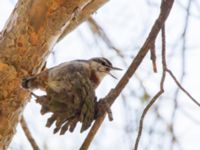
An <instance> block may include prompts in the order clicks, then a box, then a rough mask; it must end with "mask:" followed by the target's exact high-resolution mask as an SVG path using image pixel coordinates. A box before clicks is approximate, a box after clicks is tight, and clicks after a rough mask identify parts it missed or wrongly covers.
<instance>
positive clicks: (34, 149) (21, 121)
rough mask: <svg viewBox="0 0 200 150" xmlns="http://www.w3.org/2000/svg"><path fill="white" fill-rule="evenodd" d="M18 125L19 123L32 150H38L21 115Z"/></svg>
mask: <svg viewBox="0 0 200 150" xmlns="http://www.w3.org/2000/svg"><path fill="white" fill-rule="evenodd" d="M20 123H21V126H22V129H23V130H24V133H25V135H26V137H27V139H28V141H29V142H30V144H31V146H32V148H33V150H39V146H38V145H37V143H36V141H35V140H34V138H33V136H32V134H31V132H30V130H29V128H28V126H27V123H26V121H25V118H24V116H23V115H22V117H21V119H20Z"/></svg>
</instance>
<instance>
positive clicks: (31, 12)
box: [0, 0, 107, 149]
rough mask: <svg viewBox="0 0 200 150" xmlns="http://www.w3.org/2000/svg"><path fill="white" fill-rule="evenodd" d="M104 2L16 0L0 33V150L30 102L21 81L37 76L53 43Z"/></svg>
mask: <svg viewBox="0 0 200 150" xmlns="http://www.w3.org/2000/svg"><path fill="white" fill-rule="evenodd" d="M106 1H107V0H48V1H46V0H19V1H18V3H17V5H16V7H15V9H14V10H13V12H12V14H11V16H10V18H9V20H8V22H7V24H6V25H5V27H4V29H3V31H2V32H1V34H0V149H6V147H7V146H8V145H9V143H10V141H11V140H12V137H13V135H14V133H15V128H16V125H17V123H18V121H19V117H20V114H21V112H22V110H23V108H24V106H25V104H26V102H27V100H28V99H29V93H28V92H27V91H25V90H23V89H22V88H21V87H20V82H21V79H22V78H23V77H24V76H29V75H31V74H36V73H38V72H39V71H40V70H41V68H42V66H43V64H44V62H45V59H46V57H47V56H48V54H49V53H50V51H51V49H52V47H53V46H54V45H55V43H56V42H57V41H58V40H60V39H62V38H63V37H64V36H65V35H66V34H67V33H69V32H70V31H72V30H73V29H74V28H75V27H77V26H78V25H79V24H80V23H81V22H82V21H84V20H85V19H86V18H87V17H89V15H90V14H91V13H93V12H94V11H95V10H96V9H98V8H99V7H100V6H101V5H103V4H104V3H105V2H106ZM66 54H67V52H66Z"/></svg>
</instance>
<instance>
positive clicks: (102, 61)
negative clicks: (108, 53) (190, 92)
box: [92, 57, 112, 67]
mask: <svg viewBox="0 0 200 150" xmlns="http://www.w3.org/2000/svg"><path fill="white" fill-rule="evenodd" d="M92 60H93V61H96V62H98V63H100V64H102V65H104V66H107V67H112V63H111V62H110V61H109V60H107V59H106V58H103V57H100V58H93V59H92Z"/></svg>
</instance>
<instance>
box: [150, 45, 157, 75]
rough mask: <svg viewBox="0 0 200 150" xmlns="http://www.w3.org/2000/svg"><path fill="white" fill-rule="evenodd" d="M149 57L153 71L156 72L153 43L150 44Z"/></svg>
mask: <svg viewBox="0 0 200 150" xmlns="http://www.w3.org/2000/svg"><path fill="white" fill-rule="evenodd" d="M150 57H151V61H152V65H153V71H154V72H155V73H156V72H157V65H156V48H155V42H154V43H153V44H152V46H151V48H150Z"/></svg>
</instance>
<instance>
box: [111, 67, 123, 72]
mask: <svg viewBox="0 0 200 150" xmlns="http://www.w3.org/2000/svg"><path fill="white" fill-rule="evenodd" d="M111 69H112V70H119V71H122V70H123V69H121V68H117V67H111Z"/></svg>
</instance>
